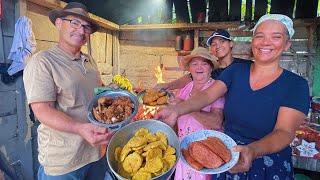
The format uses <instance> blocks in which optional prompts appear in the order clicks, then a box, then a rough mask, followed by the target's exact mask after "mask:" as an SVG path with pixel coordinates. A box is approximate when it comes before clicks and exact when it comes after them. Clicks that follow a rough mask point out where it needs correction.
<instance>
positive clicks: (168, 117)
mask: <svg viewBox="0 0 320 180" xmlns="http://www.w3.org/2000/svg"><path fill="white" fill-rule="evenodd" d="M177 118H178V113H177V112H176V111H174V106H167V107H166V108H164V109H161V110H160V111H159V112H158V113H157V114H156V115H155V119H161V120H162V121H163V122H164V123H166V124H168V125H169V126H171V127H174V125H175V124H176V122H177Z"/></svg>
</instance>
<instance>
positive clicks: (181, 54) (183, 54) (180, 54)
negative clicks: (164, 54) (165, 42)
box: [177, 50, 191, 56]
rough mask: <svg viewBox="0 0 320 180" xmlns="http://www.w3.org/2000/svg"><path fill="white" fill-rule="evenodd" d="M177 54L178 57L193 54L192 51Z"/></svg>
mask: <svg viewBox="0 0 320 180" xmlns="http://www.w3.org/2000/svg"><path fill="white" fill-rule="evenodd" d="M177 53H178V56H186V55H189V54H191V51H184V50H180V51H177Z"/></svg>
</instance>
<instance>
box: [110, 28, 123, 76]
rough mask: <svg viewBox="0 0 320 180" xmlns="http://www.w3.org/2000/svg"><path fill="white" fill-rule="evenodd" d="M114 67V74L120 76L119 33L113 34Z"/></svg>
mask: <svg viewBox="0 0 320 180" xmlns="http://www.w3.org/2000/svg"><path fill="white" fill-rule="evenodd" d="M112 45H113V47H112V57H113V58H112V66H113V74H114V75H115V74H119V73H122V72H120V47H119V46H120V44H119V32H117V31H114V32H112Z"/></svg>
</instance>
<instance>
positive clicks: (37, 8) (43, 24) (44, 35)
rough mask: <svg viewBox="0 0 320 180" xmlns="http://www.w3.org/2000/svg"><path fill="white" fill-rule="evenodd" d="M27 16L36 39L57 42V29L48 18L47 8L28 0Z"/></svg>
mask: <svg viewBox="0 0 320 180" xmlns="http://www.w3.org/2000/svg"><path fill="white" fill-rule="evenodd" d="M27 6H28V11H27V16H28V17H29V18H30V19H31V21H32V31H33V33H34V35H35V38H36V39H37V40H42V41H50V42H58V31H57V29H56V27H55V26H54V25H53V24H52V23H51V21H50V20H49V18H48V9H47V8H46V7H44V6H41V5H38V4H34V3H30V2H28V4H27Z"/></svg>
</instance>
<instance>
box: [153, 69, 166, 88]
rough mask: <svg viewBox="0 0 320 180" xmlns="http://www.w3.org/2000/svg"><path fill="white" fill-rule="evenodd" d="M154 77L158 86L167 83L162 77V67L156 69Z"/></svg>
mask: <svg viewBox="0 0 320 180" xmlns="http://www.w3.org/2000/svg"><path fill="white" fill-rule="evenodd" d="M154 75H155V76H156V78H157V84H159V83H164V82H165V81H164V80H163V77H162V69H161V67H160V66H157V67H156V68H154Z"/></svg>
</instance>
